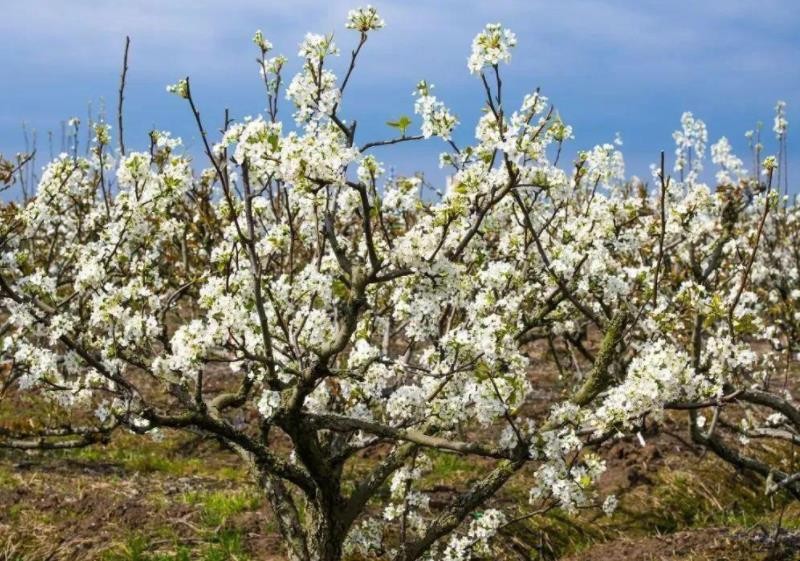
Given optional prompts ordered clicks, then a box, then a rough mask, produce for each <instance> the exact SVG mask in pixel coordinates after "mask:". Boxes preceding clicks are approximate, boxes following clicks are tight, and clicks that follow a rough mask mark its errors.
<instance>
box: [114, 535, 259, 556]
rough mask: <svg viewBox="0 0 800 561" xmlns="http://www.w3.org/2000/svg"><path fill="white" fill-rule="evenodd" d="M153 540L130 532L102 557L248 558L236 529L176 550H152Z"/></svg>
mask: <svg viewBox="0 0 800 561" xmlns="http://www.w3.org/2000/svg"><path fill="white" fill-rule="evenodd" d="M153 549H154V544H153V542H151V541H150V540H148V539H147V538H145V537H144V536H142V535H134V536H131V537H130V538H129V539H128V540H127V541H126V542H125V543H124V544H122V545H121V546H118V547H117V548H115V549H113V550H112V551H109V552H107V553H106V554H105V555H104V556H103V561H249V560H250V559H251V557H250V556H249V555H248V554H247V552H246V551H245V549H244V546H243V544H242V536H241V533H239V532H238V531H236V530H223V531H220V532H218V533H217V535H216V536H214V537H213V539H212V540H211V541H210V542H209V543H206V544H203V545H202V546H201V547H199V548H198V549H197V550H195V551H193V550H191V549H189V548H188V547H186V546H178V547H177V548H176V549H175V551H173V552H167V553H151V551H152V550H153Z"/></svg>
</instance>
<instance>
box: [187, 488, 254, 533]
mask: <svg viewBox="0 0 800 561" xmlns="http://www.w3.org/2000/svg"><path fill="white" fill-rule="evenodd" d="M184 501H185V502H186V503H187V504H190V505H195V506H199V507H200V508H201V509H202V520H203V523H204V524H205V525H206V526H210V527H219V526H222V525H224V524H225V522H226V521H227V520H228V518H230V517H231V516H233V515H235V514H239V513H240V512H250V511H254V510H258V508H259V507H260V506H261V497H260V496H258V495H257V494H256V493H254V492H253V491H251V490H247V489H246V490H243V491H235V490H229V491H212V492H202V491H197V492H191V493H187V494H186V495H184Z"/></svg>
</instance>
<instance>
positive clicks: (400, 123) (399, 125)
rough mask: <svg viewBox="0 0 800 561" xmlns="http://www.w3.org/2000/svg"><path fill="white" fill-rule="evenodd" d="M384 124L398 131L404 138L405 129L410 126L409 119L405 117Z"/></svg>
mask: <svg viewBox="0 0 800 561" xmlns="http://www.w3.org/2000/svg"><path fill="white" fill-rule="evenodd" d="M386 124H387V125H389V126H390V127H392V128H394V129H397V130H399V131H400V134H401V135H402V136H405V135H406V129H408V126H409V125H410V124H411V119H410V118H409V117H408V116H407V115H401V116H400V118H399V119H397V120H396V121H386Z"/></svg>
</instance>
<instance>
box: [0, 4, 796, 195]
mask: <svg viewBox="0 0 800 561" xmlns="http://www.w3.org/2000/svg"><path fill="white" fill-rule="evenodd" d="M3 4H4V5H3V7H2V13H3V17H2V18H0V68H2V72H3V81H2V83H3V85H2V87H0V152H2V153H4V154H13V153H15V152H17V151H19V150H22V149H23V147H24V145H23V139H22V129H21V124H22V122H23V121H25V122H26V123H27V124H28V127H29V128H32V129H36V130H37V132H38V136H39V152H40V154H42V155H47V152H48V150H47V142H46V138H47V131H48V130H53V131H54V132H55V137H56V151H58V148H59V145H60V141H59V138H60V132H59V130H60V122H61V121H62V120H64V119H67V118H69V117H71V116H78V117H81V118H83V119H84V120H85V116H86V112H87V104H88V103H89V102H90V101H91V102H92V105H93V111H94V112H95V114H96V113H97V111H98V108H99V107H100V105H101V103H102V100H105V104H106V106H107V113H108V117H109V120H112V119H115V118H116V117H115V114H116V88H117V85H118V80H119V76H118V75H119V70H120V63H121V57H122V47H123V42H124V37H125V35H126V34H127V35H130V36H131V41H132V44H131V54H130V71H129V75H128V88H127V91H126V93H127V95H126V114H125V119H126V144H127V145H128V146H129V148H136V147H138V148H144V147H145V146H146V145H147V137H146V132H147V131H148V130H149V129H151V128H152V127H157V128H159V129H167V130H171V131H173V132H174V133H175V134H177V135H179V136H182V137H183V138H184V141H185V142H186V144H187V145H188V146H189V148H190V150H191V151H192V152H193V153H199V139H198V137H197V134H196V132H195V129H194V128H193V126H192V120H191V115H190V113H189V112H188V108H187V107H185V105H184V103H182V101H181V100H179V99H178V98H176V97H175V96H172V95H169V94H167V93H166V92H165V91H164V87H165V85H166V84H169V83H173V82H175V81H176V79H177V78H179V77H182V76H185V75H190V76H191V78H192V89H193V92H194V94H195V97H196V98H197V100H198V102H199V105H200V109H201V112H202V113H203V117H204V119H205V120H206V121H207V128H208V129H215V128H216V127H218V125H219V123H221V120H222V111H223V109H224V108H225V107H229V108H230V109H231V112H232V115H234V116H235V117H241V116H244V115H254V114H257V113H260V112H263V111H264V106H265V100H264V95H263V87H262V85H261V82H260V77H259V75H258V73H257V67H256V64H255V55H256V51H255V47H254V45H253V44H252V43H251V41H250V39H251V37H252V35H253V32H254V31H255V30H256V29H258V28H261V29H262V30H263V31H264V34H265V36H266V37H267V38H269V39H270V40H271V41H272V43H273V44H274V45H275V50H276V52H279V53H284V54H286V55H287V56H289V57H290V61H291V66H290V72H293V71H294V70H296V68H297V66H298V59H297V57H296V56H295V55H296V52H297V45H298V43H299V42H300V40H301V39H302V37H303V35H304V34H305V32H306V31H314V32H330V31H333V32H335V34H336V40H337V43H338V44H339V46H340V47H341V49H342V53H343V54H342V57H340V60H338V61H337V64H338V66H339V68H340V69H341V67H342V66H344V65H345V63H346V62H347V58H348V57H347V53H348V52H349V49H350V48H351V47H352V46H353V44H354V42H355V40H356V35H355V34H354V33H353V32H351V31H348V30H346V29H345V28H344V25H343V24H344V19H345V16H346V13H347V10H348V9H349V8H352V7H356V6H358V5H359V4H358V3H357V2H354V1H352V0H348V1H342V0H326V1H321V0H274V1H268V0H230V1H227V2H220V1H215V2H207V1H204V0H170V1H169V2H165V1H163V0H69V1H67V0H26V1H21V0H4V2H3ZM372 4H373V5H375V6H377V7H378V9H379V11H380V12H381V14H382V15H383V17H384V19H385V20H386V23H387V27H386V28H385V29H383V30H381V31H379V32H377V33H375V34H374V35H373V36H372V37H371V38H370V40H369V42H368V44H367V46H366V50H365V51H364V55H363V59H362V60H361V61H360V64H359V67H358V68H357V71H356V74H355V76H354V78H353V81H352V84H351V86H348V90H349V91H348V93H347V96H346V102H345V104H344V107H343V108H344V113H345V115H346V116H347V117H348V118H355V119H357V120H358V121H359V138H360V141H362V142H363V141H366V140H373V139H376V138H384V137H389V136H390V135H391V134H392V131H391V129H389V128H388V127H386V126H385V125H384V123H385V121H387V120H390V119H394V118H396V117H398V116H399V115H401V114H409V115H411V114H412V112H413V99H412V96H411V91H412V90H413V88H414V85H415V84H416V82H417V81H418V80H420V79H427V80H428V81H430V82H433V83H435V84H436V90H435V91H436V93H437V95H438V96H439V97H440V98H441V99H443V100H444V101H445V102H446V103H447V104H448V105H449V106H450V107H452V108H453V109H454V111H455V112H456V113H457V114H458V116H459V118H460V120H461V122H462V124H461V125H460V127H459V130H458V131H457V133H456V139H457V140H459V139H460V140H462V141H463V142H466V141H468V139H469V138H470V136H471V135H472V133H473V131H474V122H475V119H476V117H477V116H478V115H479V107H480V104H481V102H482V90H481V86H480V82H479V81H478V80H477V79H476V78H475V77H474V76H471V75H470V74H469V72H468V71H467V68H466V58H467V56H468V54H469V46H470V42H471V40H472V37H473V36H474V35H475V33H476V32H478V31H479V30H480V29H481V28H482V27H483V25H484V24H485V23H487V22H501V23H503V24H504V25H505V26H507V27H510V28H511V29H512V30H513V31H515V32H516V33H517V36H518V39H519V42H518V46H517V48H516V50H515V51H514V55H513V59H512V63H511V65H510V66H507V67H505V68H504V69H503V72H504V82H505V85H504V89H505V92H506V94H505V95H506V100H507V103H509V104H510V105H511V106H514V105H516V104H518V102H519V101H520V100H521V99H522V96H523V95H524V94H525V93H526V92H530V91H532V90H534V89H535V88H536V87H537V86H540V87H541V88H542V92H543V93H544V94H545V95H547V96H548V97H549V98H550V99H551V101H552V102H553V103H554V104H555V105H556V108H557V109H558V111H559V112H560V114H561V116H562V118H563V119H564V120H565V121H566V122H568V123H570V124H571V125H573V128H574V131H575V137H576V138H575V140H574V141H572V149H571V151H570V152H568V153H569V154H573V153H574V151H575V150H577V149H582V148H590V147H592V146H593V145H595V144H597V143H601V142H608V141H611V140H612V139H613V138H614V135H615V133H616V132H619V133H621V135H622V138H623V140H624V147H623V150H624V152H625V158H626V163H627V168H628V173H629V174H636V175H639V176H643V177H646V176H647V175H648V166H649V164H650V163H651V162H655V161H656V160H657V159H658V154H659V151H660V150H662V149H666V150H667V152H668V154H670V153H671V151H672V147H673V144H672V138H671V133H672V131H673V130H674V129H675V128H676V127H677V125H678V121H679V118H680V115H681V113H682V112H683V111H685V110H691V111H693V112H694V113H695V115H696V116H698V117H699V118H701V119H703V120H705V121H706V123H707V125H708V129H709V136H710V140H711V141H712V142H713V141H716V140H717V139H718V138H719V137H720V136H727V137H728V138H729V139H730V140H731V142H732V144H733V146H734V148H735V149H736V150H737V152H739V153H740V155H741V156H743V157H744V156H746V154H745V149H746V141H745V139H744V132H745V131H746V130H748V129H751V128H753V126H754V124H755V122H756V121H758V120H761V121H763V122H764V124H765V130H766V134H765V136H766V138H767V140H766V144H767V151H772V150H774V149H775V147H774V144H773V135H772V133H771V127H772V117H773V106H774V104H775V101H776V100H778V99H783V100H785V101H786V102H787V103H788V106H789V114H788V118H789V122H790V131H789V165H790V179H791V178H795V179H797V178H798V174H800V150H799V149H798V147H800V136H795V133H794V129H793V128H792V127H793V125H797V124H799V123H800V70H798V61H800V2H798V1H797V0H759V1H745V0H658V1H656V0H625V1H622V0H559V1H547V2H545V1H542V0H524V1H523V0H492V1H482V2H473V1H467V0H462V1H453V0H429V1H427V2H423V1H421V0H405V1H401V0H393V1H380V0H373V2H372ZM340 75H341V74H340ZM287 77H290V76H287ZM282 110H283V116H284V117H288V115H289V113H290V111H291V109H290V107H289V106H288V104H284V106H283V108H282ZM113 122H114V123H115V121H113ZM798 134H799V135H800V133H798ZM794 138H798V140H797V141H795V140H794ZM433 142H434V145H433V146H431V145H430V144H427V145H415V146H405V147H402V148H400V149H398V150H392V151H386V152H381V153H380V154H379V157H380V158H382V159H384V161H386V162H387V163H388V164H392V165H395V166H396V168H397V169H398V171H399V172H403V173H410V172H413V171H415V170H423V171H427V172H430V173H431V174H433V175H434V176H436V175H437V172H436V171H435V170H436V168H437V163H436V162H437V154H438V151H439V149H440V148H443V147H442V146H441V145H440V144H436V142H435V141H433ZM745 161H746V162H748V161H749V160H747V159H746V160H745ZM40 163H41V160H40ZM710 166H711V164H710V162H709V163H708V167H710ZM793 190H794V191H795V192H796V191H798V188H797V187H796V186H795V187H794V188H793Z"/></svg>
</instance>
